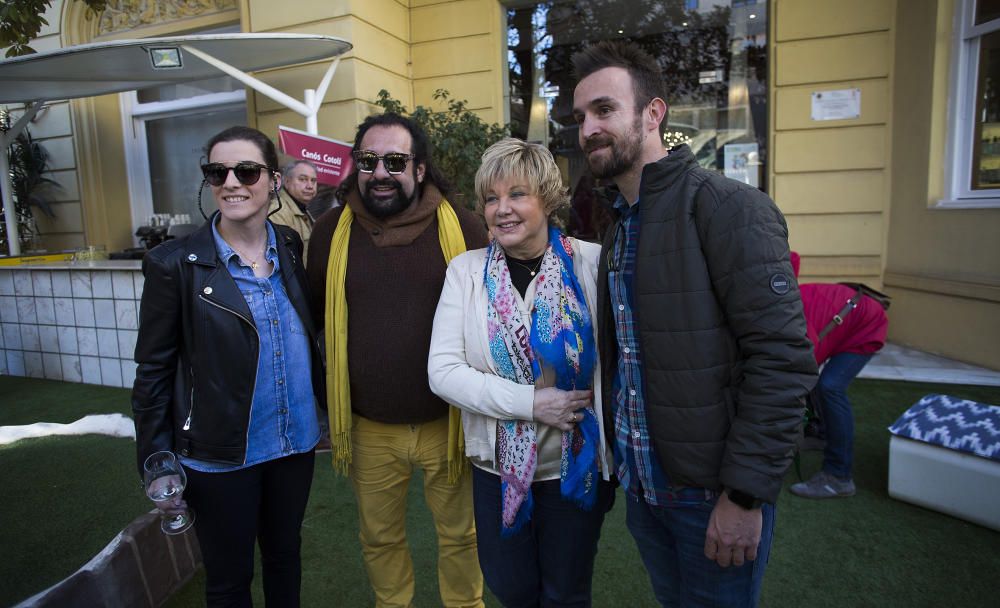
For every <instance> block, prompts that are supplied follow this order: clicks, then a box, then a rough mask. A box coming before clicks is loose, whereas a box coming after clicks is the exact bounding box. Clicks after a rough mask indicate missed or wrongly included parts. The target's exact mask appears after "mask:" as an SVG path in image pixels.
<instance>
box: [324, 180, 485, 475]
mask: <svg viewBox="0 0 1000 608" xmlns="http://www.w3.org/2000/svg"><path fill="white" fill-rule="evenodd" d="M353 221H354V213H353V212H352V211H351V208H350V206H348V205H345V206H344V211H343V213H342V214H341V216H340V222H339V223H338V224H337V229H336V230H335V231H334V232H333V239H332V241H331V243H330V258H329V261H328V262H327V265H326V286H327V288H326V297H325V300H326V306H325V312H324V319H325V322H324V330H323V331H324V332H325V334H326V402H327V408H328V409H327V414H328V415H329V417H330V443H331V444H332V447H333V450H332V451H333V469H334V470H335V471H337V472H338V473H340V474H342V475H347V473H348V471H349V470H350V465H351V381H350V377H349V373H348V367H347V298H346V296H345V294H344V281H345V280H346V278H347V245H348V241H349V240H350V237H351V223H352V222H353ZM437 221H438V239H439V240H440V241H441V251H442V253H444V261H445V264H447V263H448V262H450V261H451V260H452V258H454V257H455V256H457V255H459V254H461V253H464V252H465V237H464V236H463V235H462V227H461V225H460V224H459V223H458V216H457V215H456V214H455V210H454V209H452V207H451V204H450V203H449V202H448V201H447V200H445V199H444V198H442V199H441V204H439V205H438V208H437ZM464 469H465V438H464V436H463V433H462V416H461V413H460V412H459V410H458V409H457V408H455V407H454V406H451V407H449V412H448V479H449V480H451V481H455V480H457V479H458V478H459V476H461V474H462V472H463V471H464Z"/></svg>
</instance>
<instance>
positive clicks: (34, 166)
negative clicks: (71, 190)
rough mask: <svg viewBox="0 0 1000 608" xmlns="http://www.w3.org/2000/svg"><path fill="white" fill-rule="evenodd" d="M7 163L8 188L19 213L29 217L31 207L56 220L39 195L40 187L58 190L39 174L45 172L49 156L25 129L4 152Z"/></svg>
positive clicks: (55, 183) (52, 181)
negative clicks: (8, 172)
mask: <svg viewBox="0 0 1000 608" xmlns="http://www.w3.org/2000/svg"><path fill="white" fill-rule="evenodd" d="M7 159H8V162H9V163H10V177H11V185H12V186H13V191H14V200H15V202H16V204H17V207H18V212H20V213H24V214H25V215H28V216H31V215H32V214H31V206H32V205H34V206H35V207H38V208H39V209H41V210H42V213H44V214H45V215H47V216H49V217H55V216H56V214H55V212H54V211H53V210H52V206H51V205H49V202H48V201H47V200H45V198H43V197H42V196H40V192H39V190H40V189H42V187H43V186H46V185H47V186H50V187H54V188H58V187H59V184H58V183H57V182H56V181H55V180H52V179H49V178H47V177H44V176H43V175H42V174H43V173H45V172H46V171H47V170H48V164H49V153H48V152H47V151H46V150H45V148H43V147H42V144H40V143H38V142H36V141H35V140H34V139H32V138H31V133H29V132H28V131H27V129H25V130H24V131H23V132H22V133H21V134H20V135H18V136H17V137H16V138H15V139H14V143H12V144H11V146H10V149H9V150H8V152H7Z"/></svg>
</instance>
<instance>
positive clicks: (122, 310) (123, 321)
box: [115, 300, 139, 329]
mask: <svg viewBox="0 0 1000 608" xmlns="http://www.w3.org/2000/svg"><path fill="white" fill-rule="evenodd" d="M115 318H116V319H117V320H118V329H139V318H138V317H137V316H136V314H135V300H115Z"/></svg>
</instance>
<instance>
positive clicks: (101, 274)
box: [91, 270, 114, 298]
mask: <svg viewBox="0 0 1000 608" xmlns="http://www.w3.org/2000/svg"><path fill="white" fill-rule="evenodd" d="M91 284H92V286H93V288H94V297H95V298H113V297H114V293H113V292H112V291H111V273H110V272H108V271H106V270H102V271H95V272H94V276H93V277H92V278H91Z"/></svg>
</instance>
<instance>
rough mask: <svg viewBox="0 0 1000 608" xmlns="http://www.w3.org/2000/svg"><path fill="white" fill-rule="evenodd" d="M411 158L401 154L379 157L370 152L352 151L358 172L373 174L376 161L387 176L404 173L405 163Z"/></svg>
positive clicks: (391, 153)
mask: <svg viewBox="0 0 1000 608" xmlns="http://www.w3.org/2000/svg"><path fill="white" fill-rule="evenodd" d="M411 158H413V155H412V154H403V153H402V152H388V153H386V154H382V155H379V154H376V153H374V152H372V151H371V150H355V151H354V164H356V165H357V166H358V171H361V172H362V173H374V172H375V167H377V166H378V161H380V160H381V161H382V166H384V167H385V170H386V172H387V173H388V174H389V175H399V174H400V173H402V172H403V171H406V163H408V162H409V161H410V159H411Z"/></svg>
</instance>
